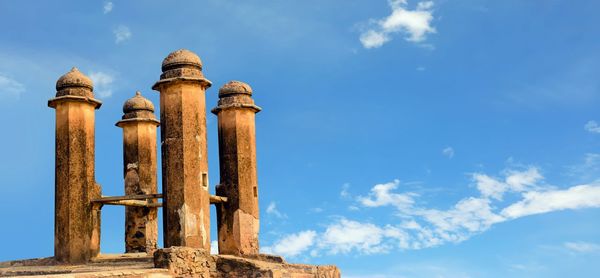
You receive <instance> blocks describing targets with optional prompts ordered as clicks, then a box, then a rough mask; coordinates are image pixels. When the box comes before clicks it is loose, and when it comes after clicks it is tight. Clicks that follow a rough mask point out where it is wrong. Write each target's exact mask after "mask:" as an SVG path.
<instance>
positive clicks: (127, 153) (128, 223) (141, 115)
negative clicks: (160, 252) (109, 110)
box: [117, 92, 159, 254]
mask: <svg viewBox="0 0 600 278" xmlns="http://www.w3.org/2000/svg"><path fill="white" fill-rule="evenodd" d="M123 113H124V115H123V117H122V119H121V120H120V121H119V122H117V126H118V127H121V128H123V176H124V179H125V195H145V194H156V193H157V185H156V179H157V176H156V156H157V151H156V127H157V126H158V125H159V122H158V120H156V118H155V116H154V105H153V104H152V103H151V102H150V101H149V100H148V99H146V98H144V97H142V96H141V94H140V92H137V93H136V95H135V96H134V97H133V98H131V99H129V100H127V101H126V102H125V104H124V105H123ZM152 202H155V201H154V200H153V201H152ZM157 217H158V208H157V207H126V208H125V252H127V253H132V252H147V253H149V254H151V253H152V252H154V250H156V248H157V244H158V219H157Z"/></svg>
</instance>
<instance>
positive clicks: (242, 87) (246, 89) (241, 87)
mask: <svg viewBox="0 0 600 278" xmlns="http://www.w3.org/2000/svg"><path fill="white" fill-rule="evenodd" d="M239 94H244V95H250V96H251V95H252V87H250V85H248V84H246V83H244V82H241V81H235V80H233V81H229V82H227V83H226V84H225V85H223V87H221V89H219V97H225V96H229V95H239Z"/></svg>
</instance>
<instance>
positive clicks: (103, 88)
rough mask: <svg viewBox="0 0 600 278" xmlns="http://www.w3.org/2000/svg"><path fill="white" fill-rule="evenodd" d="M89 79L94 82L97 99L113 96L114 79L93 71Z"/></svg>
mask: <svg viewBox="0 0 600 278" xmlns="http://www.w3.org/2000/svg"><path fill="white" fill-rule="evenodd" d="M89 76H90V79H92V81H93V82H94V92H95V93H96V95H97V96H98V97H101V98H108V97H111V96H112V94H113V88H112V86H113V82H114V81H115V78H114V77H113V76H112V75H110V74H108V73H105V72H101V71H94V72H91V73H90V75H89Z"/></svg>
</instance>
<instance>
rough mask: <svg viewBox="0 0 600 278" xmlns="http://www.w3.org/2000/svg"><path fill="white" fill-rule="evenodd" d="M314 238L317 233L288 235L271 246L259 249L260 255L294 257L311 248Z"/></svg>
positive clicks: (309, 231)
mask: <svg viewBox="0 0 600 278" xmlns="http://www.w3.org/2000/svg"><path fill="white" fill-rule="evenodd" d="M316 236H317V232H315V231H312V230H308V231H302V232H299V233H296V234H290V235H287V236H285V237H283V238H281V239H280V240H278V241H277V242H275V243H274V244H273V245H271V246H266V247H263V248H261V253H266V254H277V255H283V256H287V257H295V256H297V255H299V254H300V253H303V252H305V251H307V250H308V249H309V248H310V247H311V246H313V245H314V243H315V238H316Z"/></svg>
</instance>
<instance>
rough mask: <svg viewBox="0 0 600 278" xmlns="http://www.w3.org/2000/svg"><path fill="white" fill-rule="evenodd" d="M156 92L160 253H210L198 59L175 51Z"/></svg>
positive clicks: (202, 80) (202, 92)
mask: <svg viewBox="0 0 600 278" xmlns="http://www.w3.org/2000/svg"><path fill="white" fill-rule="evenodd" d="M162 72H163V73H162V74H161V75H160V80H159V81H158V82H156V84H154V86H153V87H152V89H154V90H157V91H160V125H161V132H160V135H161V150H162V178H163V183H162V190H163V215H164V217H163V228H164V247H165V248H167V247H171V246H186V247H195V248H199V247H203V248H204V249H206V250H207V251H210V200H209V198H210V195H209V192H208V157H207V146H206V100H205V90H206V88H208V87H210V85H211V83H210V81H208V80H207V79H206V78H204V75H203V74H202V62H201V61H200V58H199V57H198V56H197V55H196V54H194V53H192V52H191V51H189V50H184V49H181V50H177V51H175V52H173V53H171V54H169V56H167V57H166V58H165V59H164V61H163V63H162Z"/></svg>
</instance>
